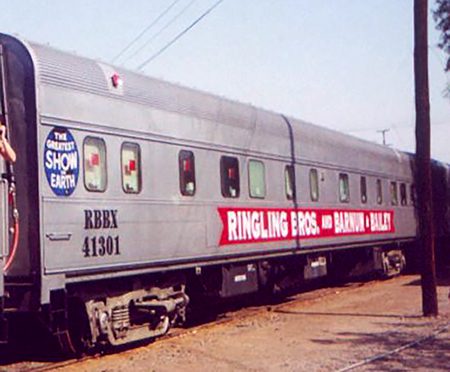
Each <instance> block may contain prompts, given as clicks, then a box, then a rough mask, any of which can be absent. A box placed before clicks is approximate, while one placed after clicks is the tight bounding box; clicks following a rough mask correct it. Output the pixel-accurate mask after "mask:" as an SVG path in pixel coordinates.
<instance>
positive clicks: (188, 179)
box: [178, 150, 195, 196]
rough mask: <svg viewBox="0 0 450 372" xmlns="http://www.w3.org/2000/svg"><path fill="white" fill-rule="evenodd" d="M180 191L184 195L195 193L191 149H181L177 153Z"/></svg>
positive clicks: (193, 158)
mask: <svg viewBox="0 0 450 372" xmlns="http://www.w3.org/2000/svg"><path fill="white" fill-rule="evenodd" d="M178 166H179V169H180V192H181V194H182V195H184V196H194V195H195V157H194V153H193V152H192V151H187V150H181V151H180V153H179V155H178Z"/></svg>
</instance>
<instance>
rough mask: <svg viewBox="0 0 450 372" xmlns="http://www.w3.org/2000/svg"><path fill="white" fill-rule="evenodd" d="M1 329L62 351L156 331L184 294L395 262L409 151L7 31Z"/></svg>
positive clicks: (277, 283)
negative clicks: (32, 334) (29, 319)
mask: <svg viewBox="0 0 450 372" xmlns="http://www.w3.org/2000/svg"><path fill="white" fill-rule="evenodd" d="M0 42H1V48H2V49H1V52H2V53H1V86H2V89H1V92H2V95H1V101H2V113H1V114H2V116H3V117H4V119H5V120H6V122H7V126H8V135H9V138H10V140H11V143H12V145H13V147H15V149H16V150H17V153H18V160H17V162H16V163H15V164H13V165H8V164H3V163H2V165H1V167H2V173H3V179H2V183H1V184H0V185H1V190H0V192H1V198H0V199H1V204H0V208H1V213H2V224H1V227H0V229H1V231H0V237H1V243H2V245H1V247H0V270H1V271H2V274H1V275H0V299H1V302H0V303H1V306H0V329H1V331H2V332H1V340H3V341H6V340H7V324H8V318H9V317H11V316H14V315H17V314H22V313H32V314H36V315H37V316H39V317H41V318H42V319H43V320H44V321H45V323H46V324H47V325H48V328H49V329H50V330H51V331H52V332H53V333H54V334H55V335H57V336H58V337H59V338H60V340H61V344H62V345H63V346H64V347H65V348H66V349H68V350H69V351H70V350H74V349H77V348H80V349H82V348H86V347H91V346H95V345H98V344H99V343H109V344H112V345H119V344H124V343H128V342H131V341H135V340H139V339H144V338H149V337H154V336H157V335H161V334H163V333H165V332H167V330H168V328H169V327H170V325H172V324H176V323H181V322H183V320H184V318H185V311H186V307H187V306H188V303H189V298H191V299H192V298H193V299H198V298H202V299H203V300H204V301H205V300H206V299H209V298H211V297H217V298H224V297H231V296H236V295H243V294H246V293H251V292H257V291H262V290H269V291H276V290H282V289H284V288H286V287H289V286H291V285H295V284H298V283H301V282H303V281H305V280H307V279H312V278H320V277H325V276H331V277H333V276H337V275H346V274H349V273H355V272H364V271H368V270H379V271H382V272H384V273H385V274H387V275H390V274H392V273H397V272H399V271H400V270H401V269H402V267H403V266H404V262H405V260H404V254H405V251H406V253H407V252H408V249H409V248H410V246H411V244H412V243H413V242H414V240H415V237H416V220H415V212H414V205H413V194H414V191H413V184H414V181H413V171H412V158H411V156H410V155H407V154H405V153H402V152H398V151H396V150H394V149H391V148H388V147H383V146H379V145H376V144H373V143H369V142H366V141H362V140H359V139H356V138H353V137H349V136H345V135H342V134H339V133H336V132H334V131H331V130H328V129H324V128H321V127H318V126H315V125H312V124H308V123H305V122H302V121H298V120H294V119H291V118H287V117H284V116H282V115H278V114H275V113H271V112H267V111H264V110H261V109H257V108H255V107H253V106H250V105H244V104H240V103H236V102H232V101H229V100H226V99H223V98H220V97H216V96H213V95H210V94H205V93H201V92H198V91H194V90H191V89H186V88H182V87H180V86H177V85H173V84H169V83H166V82H163V81H159V80H156V79H152V78H150V77H147V76H143V75H140V74H137V73H134V72H130V71H126V70H123V69H121V68H117V67H114V66H111V65H108V64H105V63H102V62H98V61H93V60H89V59H86V58H81V57H78V56H74V55H71V54H67V53H64V52H61V51H57V50H54V49H52V48H50V47H48V46H42V45H38V44H34V43H28V42H25V41H21V40H18V39H16V38H13V37H10V36H8V35H1V36H0Z"/></svg>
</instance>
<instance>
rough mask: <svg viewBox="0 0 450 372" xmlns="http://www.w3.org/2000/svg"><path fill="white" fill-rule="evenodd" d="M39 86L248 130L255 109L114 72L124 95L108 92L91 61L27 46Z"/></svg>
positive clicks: (102, 74) (40, 46)
mask: <svg viewBox="0 0 450 372" xmlns="http://www.w3.org/2000/svg"><path fill="white" fill-rule="evenodd" d="M30 45H31V46H32V49H33V51H34V54H35V56H36V59H37V68H38V72H39V78H40V81H41V83H42V84H48V85H52V86H56V87H60V88H66V89H72V90H76V91H80V92H85V93H91V94H96V95H102V96H107V97H110V98H115V99H118V98H119V99H121V100H124V101H128V102H132V103H137V104H142V105H145V106H149V107H153V108H157V109H163V110H167V111H172V112H177V113H180V114H183V115H188V116H195V117H198V118H200V119H205V120H209V121H213V122H214V121H220V122H221V123H223V124H227V125H232V126H239V127H244V128H247V127H249V125H250V126H251V123H252V121H253V119H252V118H253V116H254V114H253V111H254V108H252V107H250V106H247V105H242V104H238V103H235V102H232V101H228V100H222V99H219V98H218V97H216V96H213V95H210V94H206V93H201V92H198V91H195V90H192V89H188V88H183V87H180V86H177V85H175V84H170V83H167V82H163V81H161V80H157V79H153V78H150V77H147V76H144V75H141V74H137V73H133V72H130V71H127V70H124V69H120V68H117V69H116V71H117V73H119V75H120V76H121V77H122V78H123V81H124V86H123V95H122V96H118V95H117V94H114V93H112V92H110V90H109V88H108V81H107V77H106V76H105V74H104V73H103V71H102V69H101V68H100V67H99V65H98V63H97V62H96V61H93V60H89V59H86V58H82V57H78V56H76V55H72V54H67V53H65V52H61V51H58V50H54V49H52V48H50V47H47V46H43V45H39V44H30Z"/></svg>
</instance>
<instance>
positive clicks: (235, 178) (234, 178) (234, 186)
mask: <svg viewBox="0 0 450 372" xmlns="http://www.w3.org/2000/svg"><path fill="white" fill-rule="evenodd" d="M220 179H221V188H222V196H223V197H225V198H238V197H239V193H240V183H239V160H238V159H237V158H234V157H231V156H222V157H221V158H220Z"/></svg>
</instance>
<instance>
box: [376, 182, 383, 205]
mask: <svg viewBox="0 0 450 372" xmlns="http://www.w3.org/2000/svg"><path fill="white" fill-rule="evenodd" d="M376 187H377V204H382V203H383V185H382V183H381V180H380V179H377V186H376Z"/></svg>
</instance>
